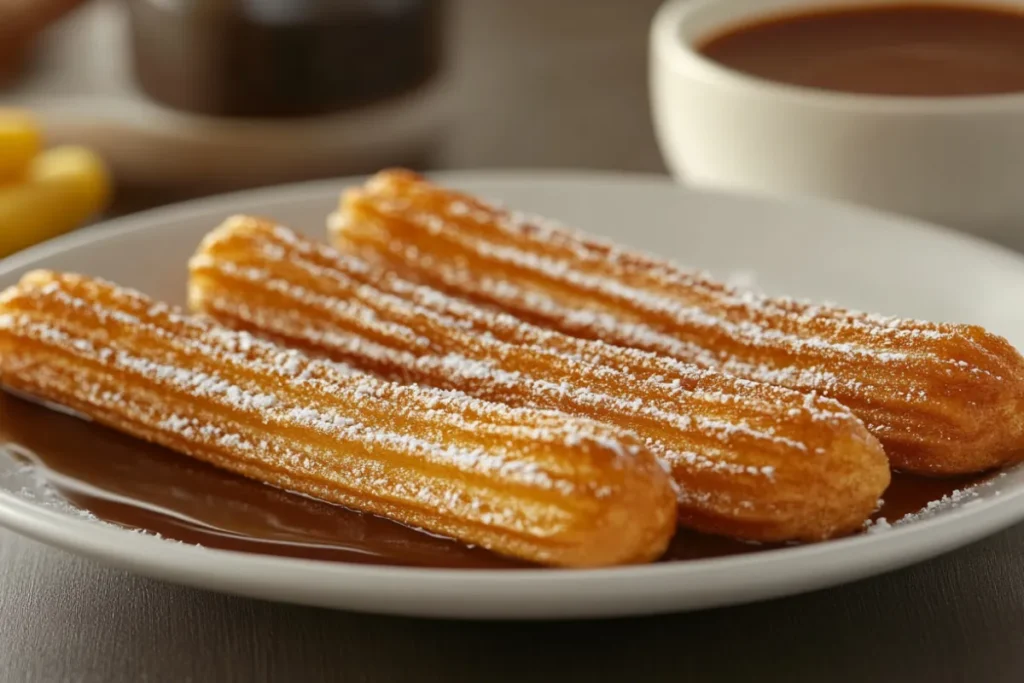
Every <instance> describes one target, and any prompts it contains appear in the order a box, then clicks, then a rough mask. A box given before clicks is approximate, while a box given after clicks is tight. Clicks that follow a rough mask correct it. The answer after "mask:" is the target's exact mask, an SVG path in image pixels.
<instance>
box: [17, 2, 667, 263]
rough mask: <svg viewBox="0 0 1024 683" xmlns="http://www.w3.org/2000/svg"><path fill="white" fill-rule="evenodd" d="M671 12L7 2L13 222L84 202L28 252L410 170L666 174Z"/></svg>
mask: <svg viewBox="0 0 1024 683" xmlns="http://www.w3.org/2000/svg"><path fill="white" fill-rule="evenodd" d="M658 4H659V2H658V0H630V1H629V2H623V1H619V0H559V1H558V2H550V1H548V0H444V1H442V0H0V79H2V80H0V83H2V85H0V103H2V105H3V107H4V110H3V112H2V113H0V159H3V160H4V161H3V164H4V165H6V166H7V167H9V168H8V169H7V170H6V171H3V169H0V173H5V175H6V178H5V179H3V182H4V183H5V184H4V185H3V186H2V187H0V217H3V216H7V217H8V219H9V220H8V222H7V225H8V227H7V228H6V231H7V232H8V233H10V232H11V231H12V230H14V229H15V228H12V227H10V226H11V225H12V224H19V220H20V223H24V222H25V221H26V220H27V219H19V220H14V221H11V220H10V218H11V216H12V215H13V214H12V213H11V212H12V211H14V212H15V213H17V212H18V211H23V210H24V208H23V207H28V206H33V207H36V210H37V211H38V210H39V208H38V207H41V206H42V207H49V206H51V205H52V204H53V203H54V202H53V201H52V198H53V197H54V196H57V195H59V196H62V197H65V198H67V197H72V198H73V197H78V199H77V200H75V201H71V200H68V199H65V201H63V202H58V204H61V205H66V206H65V208H64V209H63V210H64V213H66V214H73V215H66V216H64V217H63V218H62V220H56V221H55V219H54V218H53V217H52V216H50V217H49V218H48V219H47V221H46V227H45V228H42V227H39V225H42V223H43V221H41V220H38V221H36V223H38V224H39V225H27V226H26V227H25V228H24V229H20V228H19V229H18V230H20V231H21V232H29V233H31V232H32V231H33V230H37V231H39V232H38V234H35V235H30V236H26V237H24V238H23V239H19V240H18V241H17V242H18V244H19V245H24V244H25V243H27V242H30V241H32V240H35V239H36V238H41V237H49V236H52V235H50V234H47V232H54V231H57V230H64V229H70V226H71V225H77V224H80V223H81V222H83V221H86V220H93V219H95V218H96V217H97V216H102V217H107V216H113V215H122V214H125V213H128V212H132V211H136V210H139V209H144V208H149V207H153V206H158V205H160V204H164V203H168V202H171V201H177V200H181V199H187V198H191V197H198V196H203V195H208V194H212V193H217V192H222V191H227V190H235V189H242V188H247V187H255V186H263V185H269V184H275V183H281V182H289V181H294V180H303V179H309V178H318V177H330V176H338V175H346V174H360V173H367V172H372V171H374V170H377V169H379V168H381V167H385V166H393V165H401V166H408V167H412V168H415V169H420V170H430V169H447V168H488V167H503V168H510V167H511V168H516V167H530V168H545V167H547V168H552V167H557V168H565V167H574V168H593V169H615V170H624V171H656V172H662V171H663V166H662V162H661V159H660V156H659V153H658V150H657V147H656V145H655V141H654V137H653V132H652V129H651V124H650V116H649V112H648V104H647V83H646V59H647V55H646V49H647V48H646V41H647V31H648V26H649V23H650V20H651V17H652V16H653V14H654V11H655V9H656V7H657V5H658ZM47 155H48V156H47ZM55 156H56V157H57V158H56V159H54V158H53V157H55ZM40 166H42V167H43V168H42V169H40V168H39V167H40ZM55 178H56V179H57V180H59V182H56V181H55ZM44 181H45V182H44ZM47 183H49V185H47ZM41 185H47V187H46V188H45V189H44V190H40V189H39V187H37V186H41ZM29 190H30V191H29ZM55 193H57V195H55ZM26 195H30V196H29V198H28V199H26V198H25V196H26ZM5 197H6V199H5ZM5 202H6V204H5ZM5 206H6V208H5ZM50 211H51V213H52V209H50ZM5 212H6V213H5ZM83 214H90V216H89V217H88V218H86V217H85V216H84V215H83ZM28 222H29V223H31V222H32V221H31V220H29V221H28ZM3 244H4V242H3V237H0V256H2V255H3V250H4V246H3ZM12 244H14V240H10V239H9V240H8V246H7V249H8V251H11V250H12V249H13V247H12Z"/></svg>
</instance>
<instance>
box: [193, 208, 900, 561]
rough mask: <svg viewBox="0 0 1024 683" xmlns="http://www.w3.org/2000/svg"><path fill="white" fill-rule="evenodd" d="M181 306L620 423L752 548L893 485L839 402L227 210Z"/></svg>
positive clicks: (324, 349)
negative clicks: (550, 315) (405, 276)
mask: <svg viewBox="0 0 1024 683" xmlns="http://www.w3.org/2000/svg"><path fill="white" fill-rule="evenodd" d="M190 270H191V277H190V288H189V290H190V291H189V294H190V302H191V304H192V306H193V307H194V308H195V309H197V310H200V311H203V312H205V313H207V314H210V315H212V316H214V317H216V318H217V319H219V320H220V321H222V322H224V323H226V324H228V325H229V326H233V327H238V328H243V329H247V330H252V331H256V332H258V333H260V334H263V335H267V336H270V337H272V338H277V339H280V340H283V341H284V342H285V343H287V344H289V345H297V346H300V347H303V348H305V349H307V350H313V351H315V352H318V353H322V354H326V355H328V356H329V357H331V358H333V359H334V360H338V361H343V362H345V363H349V364H351V365H353V366H356V367H358V368H360V369H364V370H367V371H371V372H374V373H377V374H379V375H382V376H384V377H387V378H390V379H394V380H398V381H403V382H412V383H420V384H427V385H432V386H435V387H441V388H445V389H452V390H458V391H460V392H465V393H467V394H471V395H474V396H477V397H480V398H484V399H487V400H493V401H501V402H504V403H507V404H509V405H511V406H516V407H534V408H545V409H557V410H560V411H565V412H568V413H571V414H574V415H580V416H585V417H589V418H594V419H596V420H599V421H601V422H605V423H611V424H615V425H618V426H620V427H623V428H626V429H628V430H631V431H633V432H635V433H636V434H638V435H639V436H640V437H642V438H643V439H644V440H645V442H646V444H647V446H648V447H649V448H650V449H651V451H652V452H654V453H655V454H656V455H657V456H659V457H660V458H661V459H662V460H663V461H664V462H665V463H666V464H667V465H668V466H669V467H670V468H671V471H672V473H673V476H674V478H675V481H676V483H677V484H678V487H679V500H680V516H681V522H682V523H683V524H685V525H687V526H690V527H693V528H696V529H700V530H702V531H707V532H714V533H719V534H725V535H730V536H734V537H739V538H745V539H751V540H759V541H782V540H819V539H822V538H827V537H830V536H834V535H838V534H842V533H844V532H849V531H852V530H854V529H857V528H858V527H860V526H861V525H862V524H863V522H864V520H865V519H866V518H867V517H868V516H869V515H870V514H871V512H872V511H873V509H874V508H875V506H876V504H877V501H878V499H879V497H880V495H881V494H882V491H883V490H884V489H885V487H886V486H887V484H888V482H889V468H888V462H887V461H886V459H885V456H884V454H883V452H882V449H881V446H880V445H879V444H878V442H877V441H876V440H875V439H874V438H873V437H872V436H871V435H870V434H869V433H868V432H867V430H866V428H865V427H864V426H863V424H862V423H861V422H860V421H859V420H858V419H856V418H855V417H854V416H853V415H852V413H850V412H849V411H848V410H847V409H846V408H843V407H842V406H840V405H839V404H838V403H836V402H835V401H832V400H830V399H824V398H815V397H811V396H804V395H802V394H798V393H796V392H793V391H789V390H786V389H781V388H778V387H773V386H769V385H763V384H755V383H752V382H748V381H746V380H742V379H734V378H731V377H726V376H724V375H721V374H719V373H715V372H711V371H706V370H701V369H699V368H696V367H695V366H693V365H688V364H684V363H680V362H678V361H676V360H673V359H671V358H667V357H659V356H656V355H654V354H650V353H646V352H642V351H637V350H634V349H626V348H620V347H615V346H611V345H607V344H603V343H600V342H593V341H586V340H581V339H577V338H574V337H570V336H567V335H563V334H560V333H558V332H554V331H550V330H545V329H541V328H538V327H535V326H532V325H528V324H524V323H522V322H520V321H519V320H517V319H515V318H513V317H512V316H509V315H505V314H501V313H496V312H492V311H487V310H484V309H480V308H478V307H475V306H472V305H468V304H466V303H464V302H460V301H457V300H454V299H451V298H449V297H447V296H445V295H444V294H441V293H440V292H437V291H436V290H432V289H429V288H427V287H423V286H417V285H414V284H411V283H409V282H407V281H404V280H402V279H400V278H398V277H396V276H394V275H393V274H389V273H387V272H385V271H383V270H381V269H380V268H378V267H376V266H373V265H371V264H368V263H366V262H365V261H362V260H360V259H359V258H357V257H354V256H351V255H343V254H340V253H338V252H336V251H334V250H333V249H330V248H329V247H325V246H322V245H319V244H316V243H314V242H312V241H310V240H306V239H304V238H301V237H299V236H297V235H295V234H294V233H292V232H291V231H289V230H287V229H286V228H283V227H280V226H276V225H274V224H273V223H270V222H267V221H264V220H260V219H256V218H249V217H235V218H232V219H230V220H228V221H227V222H226V223H225V224H224V225H222V226H221V227H220V228H218V229H217V230H215V231H214V232H212V233H211V234H210V235H209V236H208V237H207V238H206V239H205V240H204V242H203V244H202V245H201V246H200V248H199V250H198V252H197V253H196V255H195V256H194V257H193V259H192V261H191V265H190Z"/></svg>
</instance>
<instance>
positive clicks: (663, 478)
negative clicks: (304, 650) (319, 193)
mask: <svg viewBox="0 0 1024 683" xmlns="http://www.w3.org/2000/svg"><path fill="white" fill-rule="evenodd" d="M0 383H2V384H3V385H4V386H5V387H6V388H8V389H11V390H15V391H18V392H21V393H24V394H28V395H31V396H34V397H36V398H38V399H42V400H45V401H48V402H52V403H56V404H59V405H61V406H65V407H67V408H69V409H71V410H74V411H77V412H79V413H81V414H83V415H85V416H87V417H89V418H92V419H94V420H96V421H97V422H100V423H102V424H105V425H108V426H110V427H113V428H116V429H118V430H121V431H124V432H127V433H129V434H132V435H134V436H137V437H140V438H142V439H145V440H148V441H152V442H155V443H157V444H160V445H163V446H166V447H168V448H171V449H173V450H176V451H179V452H181V453H185V454H188V455H190V456H193V457H195V458H198V459H200V460H204V461H207V462H209V463H211V464H213V465H216V466H219V467H222V468H225V469H228V470H231V471H234V472H236V473H239V474H242V475H245V476H247V477H251V478H254V479H258V480H260V481H263V482H266V483H268V484H272V485H275V486H278V487H281V488H284V489H288V490H291V491H296V492H300V493H304V494H308V495H310V496H313V497H315V498H319V499H322V500H326V501H331V502H334V503H339V504H342V505H345V506H348V507H350V508H354V509H358V510H362V511H365V512H370V513H375V514H379V515H382V516H385V517H389V518H391V519H394V520H397V521H399V522H403V523H405V524H408V525H410V526H414V527H418V528H421V529H425V530H427V531H430V532H434V533H438V534H443V535H445V536H450V537H454V538H457V539H460V540H462V541H464V542H466V543H470V544H476V545H479V546H483V547H486V548H488V549H490V550H493V551H495V552H498V553H501V554H505V555H510V556H515V557H519V558H523V559H526V560H531V561H534V562H538V563H543V564H549V565H556V566H600V565H614V564H623V563H635V562H643V561H649V560H652V559H655V558H657V557H658V556H659V555H660V554H661V553H662V552H663V551H664V549H665V547H666V545H667V543H668V541H669V539H670V537H671V535H672V533H673V530H674V528H675V512H676V503H675V495H674V492H673V487H672V484H671V481H670V480H669V478H668V476H667V475H666V474H665V473H664V471H663V470H662V468H661V466H660V464H659V463H658V462H657V461H656V460H655V459H654V457H653V456H652V455H651V454H650V453H649V452H648V451H647V450H646V449H645V448H644V447H643V445H642V444H640V443H639V442H638V441H637V440H636V438H635V437H633V436H632V435H630V434H628V433H626V432H623V431H621V430H617V429H615V428H613V427H608V426H605V425H601V424H598V423H596V422H593V421H591V420H586V419H582V418H578V417H571V416H567V415H563V414H559V413H555V412H545V411H538V410H525V409H524V410H516V409H510V408H508V407H506V406H503V405H498V404H494V403H488V402H485V401H481V400H478V399H473V398H470V397H467V396H465V395H463V394H458V393H455V392H448V391H442V390H437V389H428V388H420V387H416V386H409V385H399V384H394V383H390V382H385V381H382V380H379V379H376V378H373V377H370V376H368V375H366V374H364V373H360V372H356V371H353V370H351V369H348V368H346V367H344V366H342V365H340V364H338V363H334V362H330V361H326V360H315V359H310V358H308V357H306V356H304V355H303V354H302V353H300V352H298V351H295V350H287V349H283V348H281V347H278V346H275V345H273V344H271V343H268V342H265V341H262V340H259V339H256V338H254V337H252V336H251V335H249V334H248V333H245V332H235V331H231V330H228V329H226V328H223V327H221V326H220V325H217V324H216V323H214V322H213V321H211V320H209V319H205V318H193V317H189V316H187V315H185V314H184V313H182V312H180V311H178V310H176V309H174V308H172V307H169V306H167V305H165V304H161V303H157V302H154V301H152V300H150V299H148V298H147V297H145V296H143V295H141V294H139V293H137V292H133V291H130V290H126V289H122V288H119V287H117V286H115V285H112V284H110V283H107V282H104V281H101V280H95V279H90V278H86V277H81V276H76V275H65V274H55V273H50V272H45V271H36V272H33V273H30V274H28V275H26V276H25V277H24V278H23V279H22V281H21V283H20V284H18V285H17V286H14V287H12V288H10V289H8V290H6V291H5V292H4V293H2V294H0Z"/></svg>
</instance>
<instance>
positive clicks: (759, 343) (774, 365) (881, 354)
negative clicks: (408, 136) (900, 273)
mask: <svg viewBox="0 0 1024 683" xmlns="http://www.w3.org/2000/svg"><path fill="white" fill-rule="evenodd" d="M331 232H332V235H333V239H334V241H335V243H336V245H338V246H340V247H342V248H344V249H346V250H351V251H353V252H355V253H359V254H360V255H362V256H364V257H366V258H371V259H376V260H378V261H383V262H386V263H387V264H388V265H389V267H391V268H393V269H395V270H397V271H398V272H401V273H403V274H404V275H405V276H406V277H408V278H410V279H415V280H417V281H419V282H422V283H425V284H429V285H431V286H434V287H437V288H440V289H443V290H445V291H446V292H448V293H451V294H455V295H458V296H460V297H465V298H467V299H471V300H474V301H477V302H480V303H484V304H487V305H491V306H496V307H498V308H501V309H504V310H506V311H508V312H511V313H513V314H515V315H517V316H519V317H521V318H524V319H527V320H530V321H533V322H537V323H539V324H542V325H545V326H551V327H554V328H557V329H559V330H561V331H563V332H565V333H568V334H571V335H574V336H578V337H582V338H587V339H601V340H604V341H607V342H609V343H612V344H616V345H621V346H626V347H633V348H638V349H645V350H649V351H654V352H657V353H661V354H666V355H669V356H672V357H674V358H677V359H679V360H683V361H686V362H691V363H696V364H698V365H700V366H702V367H706V368H714V369H718V370H722V371H725V372H727V373H729V374H733V375H736V376H738V377H743V378H746V379H750V380H754V381H758V382H768V383H772V384H776V385H779V386H784V387H789V388H792V389H796V390H799V391H803V392H817V393H819V394H821V395H824V396H828V397H831V398H834V399H836V400H838V401H839V402H841V403H843V404H844V405H846V406H848V407H849V408H850V409H852V410H853V411H854V412H855V413H856V414H857V415H858V416H859V417H861V418H862V419H863V420H864V422H865V423H866V424H867V425H868V427H869V429H871V431H872V433H874V435H875V436H877V437H878V438H879V439H880V440H881V442H882V443H883V445H884V446H885V448H886V451H887V453H888V455H889V458H890V460H891V462H892V464H893V466H894V467H896V468H899V469H903V470H906V471H910V472H916V473H923V474H954V473H967V472H977V471H983V470H986V469H989V468H992V467H996V466H1000V465H1005V464H1009V463H1013V462H1018V461H1020V460H1021V459H1022V457H1024V360H1022V358H1021V356H1020V354H1019V353H1018V352H1017V351H1016V350H1015V349H1014V348H1013V347H1012V346H1011V345H1010V344H1009V343H1008V342H1007V341H1006V340H1004V339H1003V338H1001V337H998V336H996V335H993V334H990V333H988V332H986V331H985V330H984V329H982V328H980V327H976V326H970V325H959V324H947V323H931V322H924V321H919V320H904V319H899V318H892V317H884V316H880V315H871V314H864V313H858V312H853V311H848V310H844V309H841V308H835V307H830V306H818V305H814V304H809V303H803V302H798V301H794V300H791V299H787V298H778V297H776V298H769V297H765V296H760V295H757V294H753V293H750V292H746V291H740V290H737V289H733V288H729V287H726V286H725V285H723V284H720V283H718V282H715V281H714V280H712V279H711V278H709V277H707V276H705V275H704V274H702V273H699V272H693V271H689V270H685V269H683V268H680V267H678V266H676V265H674V264H672V263H670V262H668V261H665V260H661V259H657V258H654V257H651V256H648V255H644V254H640V253H636V252H632V251H629V250H627V249H625V248H622V247H620V246H617V245H615V244H612V243H610V242H607V241H601V240H597V239H594V238H591V237H588V236H586V235H583V234H581V233H578V232H575V231H573V230H570V229H567V228H565V227H564V226H560V225H557V224H554V223H552V222H550V221H546V220H544V219H541V218H537V217H530V216H523V215H520V214H517V213H515V212H512V211H507V210H505V209H503V208H500V207H497V206H494V205H491V204H488V203H486V202H484V201H481V200H480V199H477V198H474V197H472V196H469V195H466V194H464V193H459V192H455V191H451V190H448V189H444V188H441V187H437V186H435V185H433V184H431V183H429V182H427V181H425V180H423V179H421V178H419V177H418V176H416V175H414V174H411V173H408V172H402V171H390V172H383V173H380V174H378V175H377V176H375V177H374V178H373V179H371V180H370V181H369V182H368V183H366V184H365V185H364V186H363V187H360V188H355V189H352V190H350V191H348V192H346V193H345V195H344V197H343V200H342V204H341V209H340V212H339V213H338V214H336V215H335V216H334V217H333V220H332V225H331Z"/></svg>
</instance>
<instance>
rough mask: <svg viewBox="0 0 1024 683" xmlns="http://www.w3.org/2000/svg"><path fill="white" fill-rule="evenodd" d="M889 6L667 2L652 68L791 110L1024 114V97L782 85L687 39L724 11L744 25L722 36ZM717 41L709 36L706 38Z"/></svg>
mask: <svg viewBox="0 0 1024 683" xmlns="http://www.w3.org/2000/svg"><path fill="white" fill-rule="evenodd" d="M889 4H891V3H887V2H886V1H885V0H775V1H773V2H747V1H745V0H666V1H665V2H664V3H662V5H661V6H660V7H659V8H658V10H657V12H656V13H655V15H654V19H653V20H652V22H651V30H650V48H651V57H650V58H651V67H652V70H653V69H655V68H665V69H668V70H669V71H671V72H673V73H674V74H676V75H685V76H687V77H689V78H696V79H699V80H701V81H703V82H704V83H705V84H711V85H714V86H716V87H721V88H726V89H729V90H732V91H734V92H742V93H744V94H747V95H754V96H758V97H762V98H772V99H776V100H783V101H785V102H786V103H788V104H791V105H794V106H803V107H815V108H823V109H831V110H841V111H849V112H855V113H867V114H892V115H914V116H949V115H965V114H971V115H981V116H987V115H1005V114H1007V113H1015V114H1017V113H1020V112H1021V111H1024V92H1020V93H1001V94H992V95H955V96H923V97H922V96H911V95H872V94H861V93H849V92H842V91H835V90H823V89H816V88H810V87H805V86H798V85H790V84H786V83H779V82H776V81H772V80H769V79H766V78H761V77H758V76H752V75H749V74H745V73H743V72H741V71H738V70H736V69H732V68H729V67H727V66H724V65H722V64H720V63H719V62H716V61H714V60H712V59H709V58H708V57H705V56H704V55H703V54H701V52H700V51H699V50H698V49H697V48H696V45H695V41H694V40H692V39H687V38H685V37H684V35H683V30H682V29H683V28H684V27H685V26H686V25H687V23H688V22H691V21H693V20H695V19H696V18H699V17H701V16H703V14H704V13H705V12H707V11H708V10H710V9H714V8H716V7H719V6H723V5H731V6H734V7H736V8H737V10H736V11H737V13H739V14H740V15H741V16H742V19H738V20H737V19H732V20H727V21H722V22H721V26H719V27H718V30H721V29H726V28H728V27H730V26H737V25H743V24H744V23H746V22H751V21H756V20H758V19H766V18H771V17H778V16H791V15H799V14H801V13H802V12H804V11H807V10H813V9H843V8H857V7H870V6H873V5H875V6H886V5H889ZM921 4H927V5H933V6H950V7H959V8H963V7H977V8H979V9H985V8H988V9H1009V10H1014V11H1018V12H1021V13H1022V14H1024V0H926V2H922V3H921ZM709 35H714V31H710V32H707V31H706V32H705V34H704V37H707V36H709Z"/></svg>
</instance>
